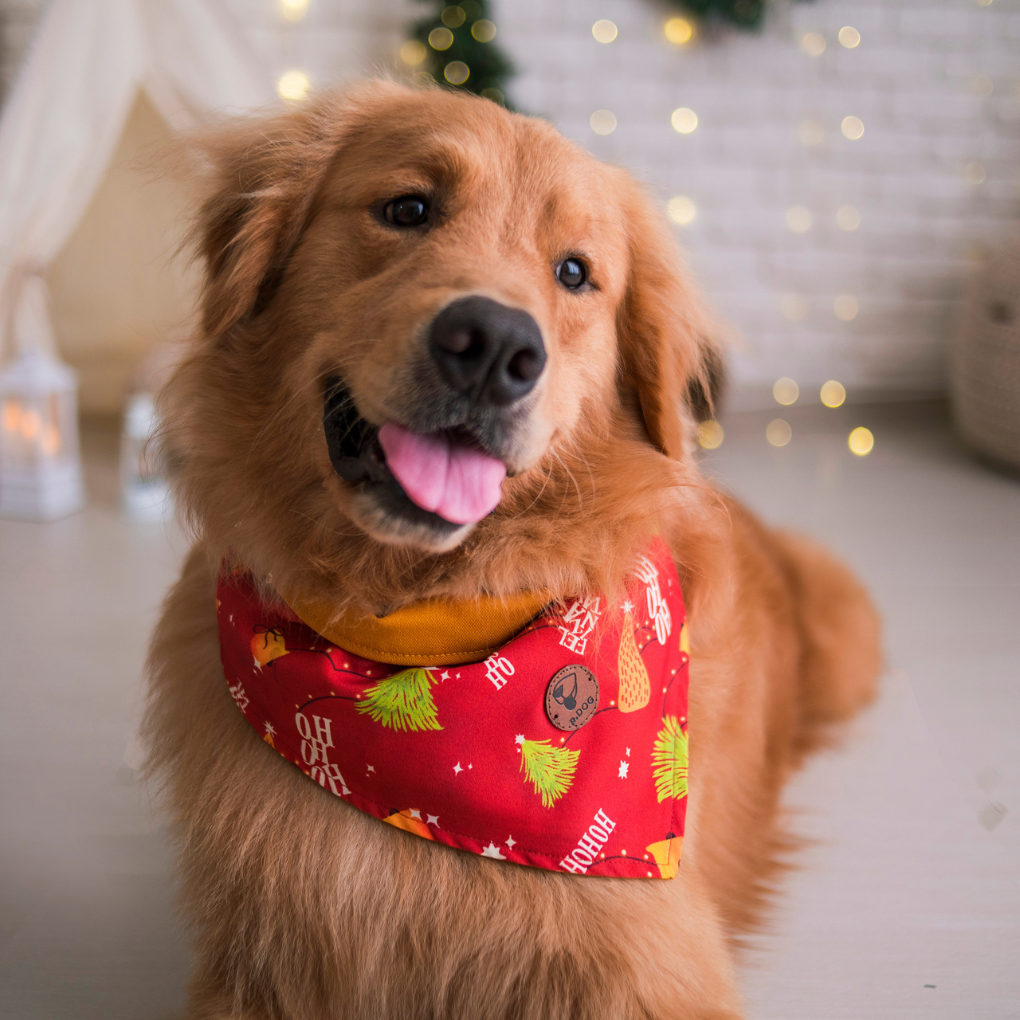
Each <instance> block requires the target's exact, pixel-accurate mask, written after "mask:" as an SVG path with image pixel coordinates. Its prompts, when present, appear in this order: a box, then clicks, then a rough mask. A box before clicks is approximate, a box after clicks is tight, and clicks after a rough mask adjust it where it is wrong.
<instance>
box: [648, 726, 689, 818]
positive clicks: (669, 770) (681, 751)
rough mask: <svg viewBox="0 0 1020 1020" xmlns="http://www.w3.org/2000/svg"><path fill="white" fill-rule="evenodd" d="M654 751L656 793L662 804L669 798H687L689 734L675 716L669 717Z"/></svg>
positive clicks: (656, 741) (657, 738)
mask: <svg viewBox="0 0 1020 1020" xmlns="http://www.w3.org/2000/svg"><path fill="white" fill-rule="evenodd" d="M664 722H665V724H666V725H665V726H663V728H662V729H661V730H659V735H658V737H656V740H655V748H654V749H653V751H652V764H653V765H654V766H655V771H654V772H653V775H654V776H655V792H656V794H657V795H658V797H659V803H660V804H661V803H662V802H663V801H664V800H666V799H667V798H668V797H675V798H676V799H677V800H679V799H680V798H681V797H686V796H687V734H686V733H684V731H683V729H682V728H681V726H680V723H679V722H678V721H677V718H676V716H675V715H667V716H666V718H665V720H664Z"/></svg>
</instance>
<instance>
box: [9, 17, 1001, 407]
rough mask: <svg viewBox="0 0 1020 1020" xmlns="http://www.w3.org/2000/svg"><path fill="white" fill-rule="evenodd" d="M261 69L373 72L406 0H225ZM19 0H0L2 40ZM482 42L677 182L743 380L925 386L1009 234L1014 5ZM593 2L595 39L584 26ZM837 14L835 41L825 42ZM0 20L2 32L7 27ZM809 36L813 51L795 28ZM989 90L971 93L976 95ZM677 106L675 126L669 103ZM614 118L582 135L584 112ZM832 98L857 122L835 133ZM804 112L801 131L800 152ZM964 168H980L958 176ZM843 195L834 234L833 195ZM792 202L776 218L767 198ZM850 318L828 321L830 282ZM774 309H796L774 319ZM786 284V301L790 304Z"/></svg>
mask: <svg viewBox="0 0 1020 1020" xmlns="http://www.w3.org/2000/svg"><path fill="white" fill-rule="evenodd" d="M228 4H229V6H230V7H231V8H232V9H233V10H234V12H235V14H236V15H237V16H238V18H239V19H240V20H241V21H242V23H243V24H244V25H245V26H246V28H247V30H248V31H249V32H250V33H251V36H252V39H253V40H254V41H255V42H256V43H257V44H258V45H259V46H260V47H261V48H263V50H264V51H265V52H266V53H268V54H270V55H271V59H272V60H273V61H274V63H275V65H276V66H278V67H279V69H280V70H281V71H282V70H285V69H288V68H290V67H299V68H301V69H303V70H305V71H307V72H308V73H309V74H310V76H311V77H312V79H313V82H315V83H316V84H322V83H325V82H327V81H330V80H333V79H335V78H339V77H350V76H355V75H363V74H371V73H373V71H388V70H390V69H392V68H393V67H394V66H396V58H395V53H396V49H397V46H398V45H399V42H400V40H401V37H402V30H403V26H404V25H405V24H406V22H407V21H408V20H409V19H410V18H412V17H415V16H419V15H420V11H421V8H420V7H419V6H418V5H417V4H415V3H413V2H411V0H374V2H372V3H366V2H364V0H311V6H310V9H309V14H308V16H307V18H306V19H305V20H304V21H302V22H300V23H298V24H297V25H292V26H286V25H284V24H283V23H282V22H281V20H280V18H279V17H278V14H277V4H276V2H275V0H228ZM37 6H38V0H7V2H6V3H0V8H7V9H8V10H9V11H11V12H16V14H15V20H16V22H17V24H16V31H17V35H18V37H19V39H20V38H22V37H23V36H24V34H25V22H26V18H25V13H26V12H27V11H29V10H31V9H32V8H36V7H37ZM497 13H498V15H499V16H498V19H497V23H498V25H499V30H500V33H499V37H498V38H499V40H500V42H501V43H502V44H503V45H504V46H505V47H506V48H507V49H508V51H509V52H510V54H511V55H512V57H513V59H514V60H515V61H516V63H517V65H518V67H519V69H520V71H521V74H520V76H519V77H518V78H517V79H516V80H515V82H514V83H513V86H512V88H511V93H512V95H513V98H514V99H515V101H516V102H517V103H518V104H519V105H520V106H521V107H522V108H524V109H526V110H529V111H532V112H534V113H539V114H542V115H545V116H548V117H550V118H551V119H552V120H553V121H554V122H555V123H556V124H557V125H558V126H559V127H560V128H561V129H562V130H563V131H564V132H565V133H566V134H567V135H568V136H570V137H572V138H574V139H576V140H577V141H578V142H580V143H581V144H582V145H585V146H586V147H588V148H589V149H591V150H592V151H593V152H595V153H596V154H598V155H599V156H601V157H603V158H605V159H608V160H612V161H614V162H618V163H621V164H623V165H626V166H629V167H630V168H632V169H633V170H634V171H635V172H636V173H637V174H638V175H639V176H641V177H642V178H643V179H645V180H647V181H648V182H649V183H650V184H651V185H652V186H653V188H654V190H655V192H656V193H657V194H658V195H659V196H660V198H661V199H662V200H663V202H665V200H666V199H667V198H668V197H670V196H671V195H676V194H682V195H687V196H689V197H690V198H692V199H693V200H694V202H695V203H696V205H697V217H696V218H695V220H694V222H693V223H691V224H690V225H689V226H687V227H678V228H677V232H678V234H679V236H680V237H681V238H682V240H683V242H684V244H685V245H686V246H687V249H688V251H689V253H690V259H691V263H692V266H693V268H694V271H695V272H696V273H697V275H698V276H699V278H700V279H701V280H702V282H703V284H704V286H705V287H706V288H707V290H708V291H709V293H710V294H711V296H712V298H713V299H714V301H715V304H716V307H717V308H718V309H719V310H720V311H721V312H722V313H723V315H724V316H726V317H727V318H728V319H729V320H730V322H731V323H732V324H733V325H734V326H735V328H736V331H737V332H738V334H739V336H740V345H739V348H738V350H737V351H736V353H735V355H734V358H733V374H734V377H735V380H736V382H737V384H738V386H739V387H741V388H742V390H743V392H744V394H745V397H744V399H745V402H746V400H747V395H748V394H752V395H753V394H757V393H759V392H767V389H768V387H769V386H771V382H772V381H773V380H774V379H775V378H776V377H778V376H780V375H789V376H793V377H794V378H795V379H797V380H798V381H799V382H800V383H801V387H802V390H803V391H804V392H805V394H806V395H807V394H808V393H810V392H817V386H818V385H819V384H820V383H821V382H823V381H824V380H825V379H828V378H837V379H839V380H840V381H842V382H843V383H845V384H846V385H847V386H848V388H849V391H850V397H851V399H852V398H853V397H854V396H855V395H856V396H858V397H861V396H868V395H875V394H876V393H880V392H887V393H890V394H892V393H904V392H906V393H917V394H921V393H929V392H935V391H940V390H942V389H943V388H944V383H945V357H944V351H945V343H946V339H947V336H948V335H949V333H950V332H951V328H952V319H953V314H954V310H955V305H956V302H957V300H958V295H959V293H960V287H961V283H962V280H963V278H964V276H965V274H966V271H967V265H968V261H969V258H971V257H972V256H973V253H974V251H975V250H976V247H975V246H978V245H980V244H982V243H983V242H987V241H991V240H993V239H995V238H997V237H999V236H1001V235H1003V234H1005V233H1010V232H1016V231H1017V230H1018V223H1017V220H1018V219H1020V0H992V2H991V3H990V4H989V5H988V6H982V5H980V4H979V3H977V2H975V0H814V2H812V3H792V4H791V3H788V2H787V0H775V3H774V5H773V9H772V12H771V14H772V16H771V19H770V21H769V25H768V27H767V29H766V31H765V32H764V34H762V35H760V36H746V35H742V34H733V35H730V36H727V37H726V38H724V39H721V40H717V41H703V42H699V43H696V44H694V45H692V46H688V47H686V48H683V49H678V48H676V47H674V46H671V45H670V44H669V43H667V42H666V40H665V38H664V37H663V34H662V25H663V22H664V20H665V18H666V17H667V16H668V14H670V13H675V11H674V10H673V8H672V7H671V6H670V5H668V4H663V3H661V2H659V3H657V2H654V0H597V2H595V0H497ZM596 18H610V19H612V20H613V21H615V22H616V24H617V25H618V26H619V30H620V31H619V36H618V38H617V39H616V41H615V42H613V43H610V44H609V45H602V44H600V43H597V42H596V41H595V40H594V39H593V37H592V35H591V25H592V22H593V21H594V20H595V19H596ZM843 25H852V26H853V27H855V28H856V29H857V30H858V31H859V32H860V33H861V43H860V45H859V46H858V47H857V48H856V49H852V50H848V49H844V48H843V47H842V46H841V45H840V44H839V43H838V42H837V38H836V35H837V32H838V31H839V29H840V27H842V26H843ZM12 27H15V26H14V25H12ZM808 31H814V32H820V33H821V34H822V35H823V36H824V37H825V39H826V41H827V47H826V49H825V52H824V53H823V54H822V55H821V56H818V57H812V56H808V55H807V54H806V53H805V52H804V51H803V50H802V49H801V47H800V45H799V40H800V39H801V37H802V36H803V34H804V33H805V32H808ZM989 90H990V91H989ZM678 106H688V107H690V108H692V109H693V110H695V111H696V112H697V114H698V118H699V125H698V128H697V130H696V131H694V132H693V133H692V134H690V135H679V134H677V133H676V132H675V131H673V129H672V128H671V126H670V122H669V117H670V113H671V111H672V110H673V109H675V108H676V107H678ZM600 108H606V109H609V110H612V111H613V112H614V113H615V114H616V117H617V118H618V127H617V129H616V131H615V132H614V133H613V134H612V135H610V136H608V137H599V136H597V135H595V134H594V132H593V131H592V130H591V128H590V126H589V121H588V118H589V116H590V114H591V113H592V111H593V110H595V109H600ZM848 114H852V115H854V116H857V117H860V118H861V120H862V121H863V122H864V125H865V132H864V136H863V137H862V138H860V139H859V140H857V141H850V140H848V139H847V138H845V137H843V135H842V134H841V132H840V122H841V120H842V118H843V117H845V116H847V115H848ZM804 121H812V122H814V123H815V124H817V125H818V126H819V127H820V129H821V140H820V141H819V142H818V144H816V145H813V146H810V147H809V146H806V145H805V144H804V143H803V142H802V141H801V140H800V138H799V135H798V127H799V125H801V124H802V122H804ZM970 163H979V164H980V165H981V166H982V167H983V168H984V173H985V179H984V181H983V182H982V183H980V184H973V183H968V181H967V180H966V178H965V176H964V168H965V167H966V166H967V165H968V164H970ZM844 204H849V205H852V206H854V207H855V208H857V209H858V210H859V212H860V215H861V224H860V227H859V228H858V229H857V230H856V231H854V232H852V233H848V232H846V231H844V230H841V229H840V228H839V227H838V226H837V224H836V219H835V215H836V210H837V209H838V208H839V207H840V206H841V205H844ZM793 205H802V206H805V207H807V208H808V209H809V210H810V212H811V215H812V226H811V229H810V230H809V231H807V232H806V233H804V234H795V233H793V232H792V231H791V230H789V229H788V228H787V226H786V223H785V215H786V211H787V209H789V207H790V206H793ZM841 293H850V294H853V295H854V296H855V297H856V298H857V300H858V303H859V308H860V310H859V313H858V315H857V317H856V318H855V319H854V320H853V321H851V322H842V321H840V320H839V319H837V318H836V316H835V314H834V312H833V302H834V300H835V298H836V296H837V295H838V294H841ZM784 297H786V298H787V304H788V305H790V304H794V305H796V304H797V303H798V301H799V303H800V304H801V305H802V306H803V307H804V308H805V309H806V313H805V315H804V317H803V318H801V319H798V320H791V319H789V318H786V317H785V316H784V313H783V299H784ZM791 297H795V298H796V299H797V300H794V301H792V302H791V301H790V298H791Z"/></svg>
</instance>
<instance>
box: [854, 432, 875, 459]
mask: <svg viewBox="0 0 1020 1020" xmlns="http://www.w3.org/2000/svg"><path fill="white" fill-rule="evenodd" d="M847 446H849V447H850V452H851V453H853V454H856V455H857V456H858V457H866V456H867V455H868V454H869V453H871V451H872V450H873V449H874V448H875V437H874V436H873V435H872V434H871V430H870V429H866V428H865V427H864V426H863V425H859V426H858V427H857V428H855V429H854V430H853V431H852V432H851V433H850V435H849V437H848V438H847Z"/></svg>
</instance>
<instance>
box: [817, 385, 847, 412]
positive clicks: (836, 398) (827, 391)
mask: <svg viewBox="0 0 1020 1020" xmlns="http://www.w3.org/2000/svg"><path fill="white" fill-rule="evenodd" d="M818 395H819V397H821V400H822V403H823V404H824V405H825V406H826V407H842V406H843V402H844V401H845V400H846V388H845V387H844V386H843V384H842V383H840V382H836V380H835V379H830V380H829V381H828V382H826V383H823V384H822V388H821V391H820V392H819V394H818Z"/></svg>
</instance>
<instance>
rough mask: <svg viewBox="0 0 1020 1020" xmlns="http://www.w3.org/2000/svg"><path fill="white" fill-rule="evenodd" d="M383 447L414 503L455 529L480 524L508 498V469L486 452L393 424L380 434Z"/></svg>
mask: <svg viewBox="0 0 1020 1020" xmlns="http://www.w3.org/2000/svg"><path fill="white" fill-rule="evenodd" d="M379 443H380V444H381V445H382V448H383V452H384V453H385V454H386V463H387V465H389V469H390V471H392V472H393V476H394V478H396V480H397V481H398V482H400V485H401V487H402V488H403V490H404V492H405V493H407V497H408V499H410V500H411V502H412V503H416V504H417V505H418V506H420V507H421V508H422V509H423V510H429V511H431V512H432V513H434V514H439V516H440V517H442V518H444V519H445V520H448V521H451V522H452V523H453V524H474V523H475V521H480V520H481V519H482V518H483V517H484V516H485V515H486V514H487V513H489V512H490V511H492V510H493V509H495V507H496V504H497V503H499V500H500V497H501V496H502V495H503V493H502V489H501V486H502V484H503V479H504V478H505V477H506V465H505V464H504V463H503V462H502V461H501V460H497V459H496V458H495V457H490V456H489V455H488V454H487V453H483V452H482V451H481V450H476V449H474V448H473V447H470V446H462V445H460V444H456V443H451V442H450V441H449V440H448V439H447V438H446V437H445V436H441V435H431V436H423V435H419V434H418V433H417V432H409V431H408V430H407V429H405V428H404V427H403V426H401V425H398V424H397V423H396V422H392V421H390V422H387V423H386V424H385V425H383V427H382V428H381V429H379Z"/></svg>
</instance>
